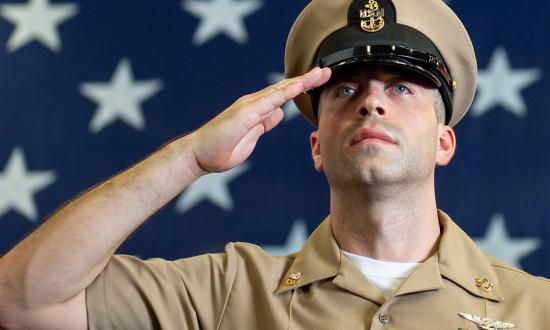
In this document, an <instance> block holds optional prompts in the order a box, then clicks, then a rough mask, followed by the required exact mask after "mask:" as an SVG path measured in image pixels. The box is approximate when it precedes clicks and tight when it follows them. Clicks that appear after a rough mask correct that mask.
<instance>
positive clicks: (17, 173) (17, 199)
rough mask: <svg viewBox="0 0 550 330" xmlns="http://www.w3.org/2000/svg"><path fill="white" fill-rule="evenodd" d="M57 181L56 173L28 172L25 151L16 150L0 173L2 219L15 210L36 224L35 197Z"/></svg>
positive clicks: (0, 214) (0, 212)
mask: <svg viewBox="0 0 550 330" xmlns="http://www.w3.org/2000/svg"><path fill="white" fill-rule="evenodd" d="M55 180H56V175H55V172H54V171H27V166H26V164H25V156H24V155H23V151H22V150H21V149H20V148H15V149H14V150H13V151H12V153H11V156H10V158H9V159H8V162H7V163H6V167H5V168H4V172H2V173H0V217H2V216H3V215H4V214H6V213H7V212H9V211H10V210H12V209H13V210H14V211H16V212H19V213H20V214H21V215H23V216H24V217H26V218H27V219H28V220H29V221H31V222H36V220H37V218H38V211H37V210H36V204H35V202H34V199H33V198H34V197H33V195H34V194H36V193H37V192H39V191H40V190H42V189H44V188H46V187H47V186H49V185H51V184H52V183H53V182H54V181H55Z"/></svg>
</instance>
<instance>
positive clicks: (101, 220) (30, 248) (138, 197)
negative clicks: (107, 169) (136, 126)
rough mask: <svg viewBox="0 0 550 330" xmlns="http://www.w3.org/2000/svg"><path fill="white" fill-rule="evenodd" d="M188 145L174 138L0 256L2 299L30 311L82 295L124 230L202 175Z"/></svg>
mask: <svg viewBox="0 0 550 330" xmlns="http://www.w3.org/2000/svg"><path fill="white" fill-rule="evenodd" d="M188 144H189V143H188V140H187V139H186V137H184V138H182V139H179V140H176V141H174V142H172V143H170V144H168V145H166V146H165V147H163V148H161V149H160V150H159V151H157V152H156V153H154V154H152V155H151V156H149V157H148V158H146V159H145V160H143V161H142V162H140V163H138V164H136V165H134V166H133V167H131V168H130V169H128V170H126V171H124V172H122V173H121V174H119V175H117V176H115V177H113V178H111V179H109V180H107V181H105V182H103V183H102V184H100V185H98V186H96V187H95V188H93V189H91V190H89V191H88V192H86V193H84V194H82V195H81V196H80V197H78V198H76V199H75V200H73V201H72V202H70V203H69V204H67V205H66V206H64V207H63V208H61V209H60V210H59V211H58V212H56V213H55V214H54V215H53V216H51V217H50V219H49V220H48V221H47V222H46V223H45V224H44V225H43V226H42V227H41V228H39V229H38V230H37V231H35V232H34V233H33V234H32V235H31V236H30V237H28V238H27V239H26V240H24V241H23V242H21V243H20V244H19V245H17V246H16V247H15V248H14V249H13V250H12V251H10V252H9V253H8V254H6V255H5V256H4V257H2V260H1V262H2V264H1V267H0V281H1V282H0V292H2V293H3V294H4V296H3V297H2V300H3V301H5V302H6V301H9V302H10V304H12V305H13V304H15V305H17V306H19V307H21V308H25V309H27V308H28V309H36V308H40V307H41V306H46V305H55V304H59V303H62V302H64V301H66V300H68V299H70V298H72V297H73V296H75V295H77V294H78V293H80V292H81V291H83V290H84V289H85V288H86V287H87V286H88V285H89V284H90V283H91V282H92V281H93V279H94V278H95V277H96V276H97V275H98V274H99V273H100V272H101V270H102V269H103V268H104V267H105V264H106V263H107V262H108V260H109V258H110V257H111V255H112V254H113V253H114V251H115V250H116V249H117V248H118V246H119V245H120V244H121V243H122V242H123V241H124V240H125V239H126V237H128V235H129V234H130V233H131V232H132V231H134V230H135V229H136V228H137V227H138V226H139V225H141V224H142V223H143V222H144V221H145V220H146V219H147V218H148V217H149V216H151V215H152V214H153V213H155V212H156V211H157V210H158V209H159V208H161V207H162V206H163V205H164V204H166V203H167V202H168V201H170V200H171V199H172V198H173V197H175V196H176V195H177V194H178V193H179V192H181V191H182V190H183V189H185V187H186V186H188V185H189V184H191V183H192V182H193V181H194V180H195V179H196V178H197V177H198V176H199V175H200V174H202V172H201V170H200V169H199V168H198V167H197V165H196V163H194V162H193V160H194V159H193V157H192V155H190V154H189V152H190V151H189V148H188ZM6 288H8V289H9V290H8V289H6ZM6 295H7V296H6ZM6 299H7V300H6ZM1 306H2V304H0V307H1Z"/></svg>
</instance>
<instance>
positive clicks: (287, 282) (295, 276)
mask: <svg viewBox="0 0 550 330" xmlns="http://www.w3.org/2000/svg"><path fill="white" fill-rule="evenodd" d="M302 275H303V273H302V272H297V273H292V274H290V275H289V276H288V278H287V279H286V280H285V281H284V283H283V284H284V285H286V286H293V285H294V284H296V281H298V280H299V279H300V278H301V277H302Z"/></svg>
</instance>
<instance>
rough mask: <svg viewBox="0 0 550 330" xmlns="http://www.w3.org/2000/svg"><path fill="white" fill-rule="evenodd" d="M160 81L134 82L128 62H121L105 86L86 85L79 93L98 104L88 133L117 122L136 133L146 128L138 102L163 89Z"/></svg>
mask: <svg viewBox="0 0 550 330" xmlns="http://www.w3.org/2000/svg"><path fill="white" fill-rule="evenodd" d="M162 85H163V84H162V80H160V79H154V80H141V81H137V80H134V78H133V74H132V67H131V64H130V61H128V60H127V59H122V60H121V61H120V62H119V63H118V66H117V68H116V70H115V72H114V74H113V76H112V78H111V81H110V82H108V83H97V82H96V83H91V82H86V83H82V84H81V85H80V93H82V94H83V95H84V96H86V97H87V98H89V99H90V100H92V101H94V102H96V103H98V104H99V107H98V108H97V109H96V112H95V114H94V116H93V118H92V121H91V122H90V126H89V127H90V131H92V132H93V133H98V132H99V131H101V130H102V129H103V128H105V127H106V126H108V125H110V124H112V123H113V122H114V121H115V120H117V119H120V120H122V121H124V122H125V123H126V124H128V125H129V126H131V127H133V128H134V129H136V130H143V129H145V119H144V118H143V113H142V110H141V103H142V102H144V101H146V100H148V99H149V98H150V97H152V96H153V95H154V94H156V93H157V92H159V91H160V90H161V89H162Z"/></svg>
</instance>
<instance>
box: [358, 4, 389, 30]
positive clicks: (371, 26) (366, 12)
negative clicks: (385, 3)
mask: <svg viewBox="0 0 550 330" xmlns="http://www.w3.org/2000/svg"><path fill="white" fill-rule="evenodd" d="M359 18H361V29H363V30H364V31H366V32H377V31H380V30H382V28H383V27H384V9H380V8H379V7H378V2H376V0H369V1H368V3H366V4H365V9H361V10H360V11H359Z"/></svg>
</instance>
